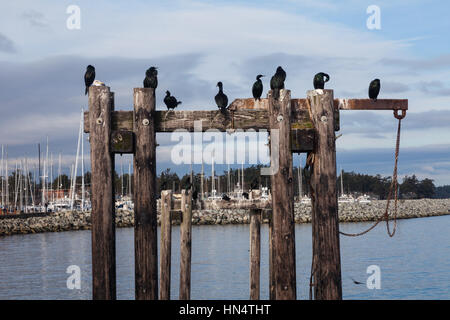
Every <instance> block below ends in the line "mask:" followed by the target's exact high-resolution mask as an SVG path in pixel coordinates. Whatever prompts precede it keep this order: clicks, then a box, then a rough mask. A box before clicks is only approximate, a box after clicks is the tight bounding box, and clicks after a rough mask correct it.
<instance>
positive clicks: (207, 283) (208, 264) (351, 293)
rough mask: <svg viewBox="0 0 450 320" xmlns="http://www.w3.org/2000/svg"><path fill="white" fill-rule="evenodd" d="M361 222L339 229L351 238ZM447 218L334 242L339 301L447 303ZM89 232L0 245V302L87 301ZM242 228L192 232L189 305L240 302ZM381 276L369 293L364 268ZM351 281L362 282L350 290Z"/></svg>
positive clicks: (300, 231) (307, 232) (126, 287)
mask: <svg viewBox="0 0 450 320" xmlns="http://www.w3.org/2000/svg"><path fill="white" fill-rule="evenodd" d="M368 225H369V224H367V223H351V224H341V230H343V231H346V232H358V231H361V230H363V229H365V228H366V227H367V226H368ZM449 227H450V216H443V217H432V218H422V219H411V220H400V221H399V225H398V229H397V233H396V235H395V236H394V238H389V237H388V235H387V234H386V231H385V226H384V225H379V226H378V227H377V228H375V229H374V230H372V231H371V232H370V233H369V234H366V235H364V236H362V237H358V238H348V237H344V236H341V258H342V278H343V293H344V298H345V299H450V233H449ZM172 234H173V246H174V247H173V248H172V290H171V293H172V298H174V299H176V298H177V297H178V280H179V278H178V272H179V229H178V227H176V226H174V228H173V230H172ZM261 237H262V257H261V260H262V261H261V297H262V298H268V286H267V285H268V228H267V225H263V226H262V230H261ZM116 239H117V279H118V280H117V296H118V298H119V299H133V298H134V293H133V292H134V258H133V252H134V248H133V229H132V228H126V229H118V230H117V237H116ZM90 248H91V234H90V231H74V232H62V233H44V234H31V235H15V236H9V237H3V238H0V299H90V298H91V294H92V292H91V253H90ZM296 250H297V287H298V289H297V290H298V298H299V299H307V298H308V284H309V272H310V268H311V266H310V264H311V225H310V224H306V225H296ZM248 255H249V226H248V225H227V226H198V227H197V226H194V227H193V249H192V294H191V295H192V298H193V299H247V298H248V296H249V289H248V287H249V285H248V275H249V264H248ZM69 265H78V266H80V268H81V277H82V281H81V290H69V289H67V287H66V280H67V277H68V276H69V274H66V268H67V267H68V266H69ZM370 265H378V266H379V267H380V269H381V289H379V290H376V289H375V290H374V289H372V290H369V289H367V287H366V285H365V283H366V279H367V277H368V276H369V274H367V273H366V271H367V267H368V266H370ZM352 278H353V279H355V280H357V281H360V282H363V283H364V285H356V284H354V283H353V281H352Z"/></svg>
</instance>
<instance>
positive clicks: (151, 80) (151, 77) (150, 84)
mask: <svg viewBox="0 0 450 320" xmlns="http://www.w3.org/2000/svg"><path fill="white" fill-rule="evenodd" d="M157 69H158V68H156V67H150V68H149V69H147V71H145V79H144V88H153V89H156V87H157V86H158V70H157Z"/></svg>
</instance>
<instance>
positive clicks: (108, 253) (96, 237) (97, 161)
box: [89, 86, 116, 300]
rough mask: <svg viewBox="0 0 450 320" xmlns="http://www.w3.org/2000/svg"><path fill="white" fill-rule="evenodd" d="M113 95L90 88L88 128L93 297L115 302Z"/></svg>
mask: <svg viewBox="0 0 450 320" xmlns="http://www.w3.org/2000/svg"><path fill="white" fill-rule="evenodd" d="M113 109H114V94H113V93H112V92H110V89H109V87H105V86H102V87H96V86H91V87H90V88H89V128H90V137H89V139H90V140H89V141H90V144H91V172H92V180H91V181H92V182H91V188H92V197H91V202H92V211H91V212H92V213H91V217H92V218H91V219H92V220H91V221H92V231H91V233H92V296H93V299H94V300H114V299H116V246H115V245H116V235H115V207H114V176H113V174H114V154H113V153H112V152H111V144H110V142H111V141H110V138H111V112H112V111H113Z"/></svg>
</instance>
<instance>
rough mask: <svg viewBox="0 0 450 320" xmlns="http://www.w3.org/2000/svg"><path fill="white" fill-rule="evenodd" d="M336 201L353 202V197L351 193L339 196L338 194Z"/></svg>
mask: <svg viewBox="0 0 450 320" xmlns="http://www.w3.org/2000/svg"><path fill="white" fill-rule="evenodd" d="M338 202H339V203H354V202H355V198H353V196H352V195H348V194H342V195H341V196H339V198H338Z"/></svg>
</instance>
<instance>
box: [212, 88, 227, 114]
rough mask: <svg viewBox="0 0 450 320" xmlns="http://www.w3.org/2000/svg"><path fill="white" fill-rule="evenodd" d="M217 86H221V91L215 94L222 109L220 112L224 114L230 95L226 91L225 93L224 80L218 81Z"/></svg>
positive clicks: (218, 105)
mask: <svg viewBox="0 0 450 320" xmlns="http://www.w3.org/2000/svg"><path fill="white" fill-rule="evenodd" d="M217 86H218V87H219V92H218V93H217V94H216V96H215V98H214V99H215V100H216V104H217V107H218V108H219V109H220V112H222V113H223V114H225V113H226V110H227V106H228V97H227V95H226V94H225V93H223V84H222V82H220V81H219V82H217Z"/></svg>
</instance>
